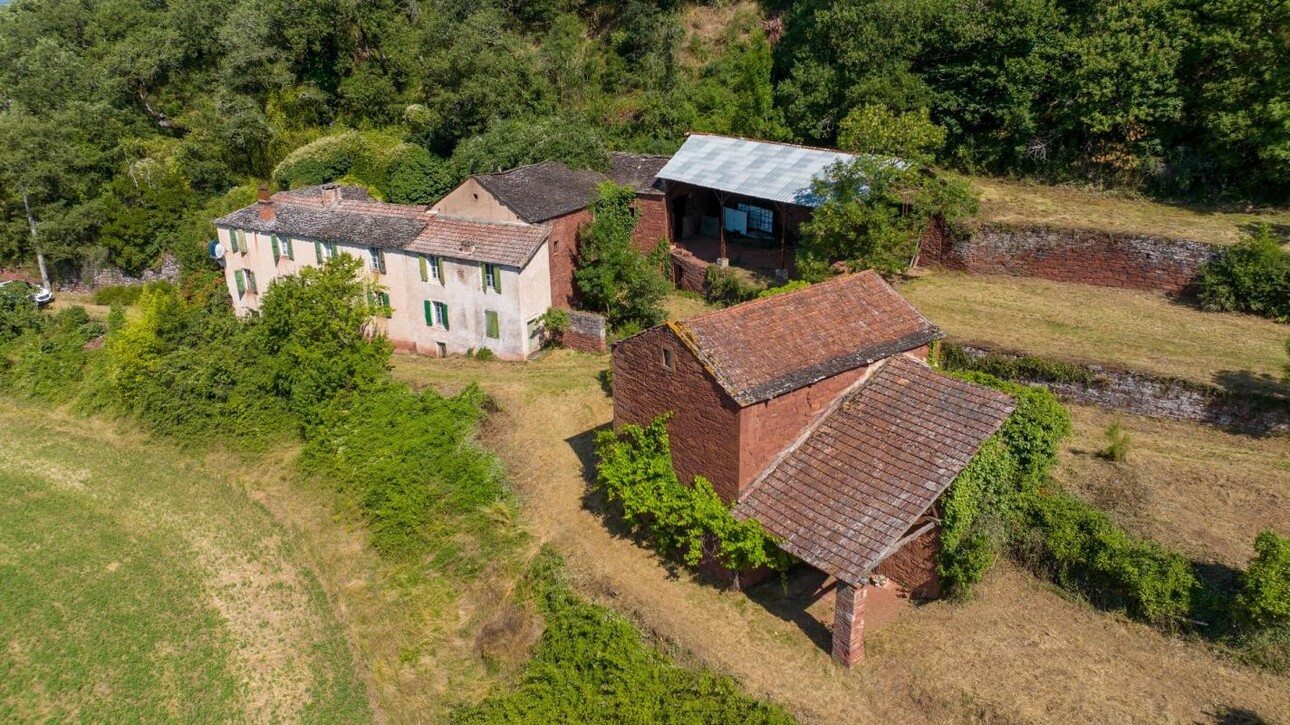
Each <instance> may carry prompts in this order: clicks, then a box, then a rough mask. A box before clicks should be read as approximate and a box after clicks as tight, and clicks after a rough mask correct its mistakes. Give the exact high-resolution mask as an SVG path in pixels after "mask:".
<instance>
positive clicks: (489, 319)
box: [484, 310, 502, 340]
mask: <svg viewBox="0 0 1290 725" xmlns="http://www.w3.org/2000/svg"><path fill="white" fill-rule="evenodd" d="M484 334H485V335H486V336H488V337H489V338H491V339H493V340H496V339H497V338H499V337H501V336H502V331H501V327H500V325H498V322H497V313H496V312H494V311H492V310H484Z"/></svg>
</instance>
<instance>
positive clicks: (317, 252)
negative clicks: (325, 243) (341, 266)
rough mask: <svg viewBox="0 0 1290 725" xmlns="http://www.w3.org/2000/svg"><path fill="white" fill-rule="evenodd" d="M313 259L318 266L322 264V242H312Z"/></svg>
mask: <svg viewBox="0 0 1290 725" xmlns="http://www.w3.org/2000/svg"><path fill="white" fill-rule="evenodd" d="M314 257H315V258H316V261H317V262H318V264H322V263H323V252H322V242H314Z"/></svg>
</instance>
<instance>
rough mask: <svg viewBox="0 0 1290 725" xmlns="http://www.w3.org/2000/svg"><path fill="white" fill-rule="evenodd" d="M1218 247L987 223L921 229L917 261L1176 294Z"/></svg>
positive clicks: (1166, 239)
mask: <svg viewBox="0 0 1290 725" xmlns="http://www.w3.org/2000/svg"><path fill="white" fill-rule="evenodd" d="M1221 253H1222V250H1221V249H1220V248H1219V247H1215V246H1212V245H1209V244H1203V243H1201V242H1193V241H1186V240H1179V239H1168V238H1165V237H1156V236H1148V235H1129V234H1115V233H1110V232H1100V231H1094V230H1084V229H1055V228H1050V227H1039V226H1036V227H1010V226H1002V225H990V224H986V225H982V226H980V227H979V228H977V229H976V230H975V231H974V232H972V234H971V235H970V236H969V237H967V238H965V239H964V238H958V239H956V238H954V237H953V236H952V235H950V234H925V235H924V237H923V239H922V250H921V253H920V263H922V264H935V265H940V266H942V267H946V268H949V269H958V270H963V271H966V272H971V273H974V274H1011V275H1018V276H1025V277H1039V278H1042V279H1051V280H1055V281H1058V282H1077V283H1080V284H1092V285H1100V286H1103V287H1121V288H1127V289H1147V290H1161V291H1163V292H1168V293H1171V294H1176V293H1180V292H1185V291H1187V290H1188V288H1189V287H1190V285H1191V284H1192V282H1193V280H1195V278H1196V272H1197V270H1198V269H1199V268H1200V266H1201V265H1202V264H1204V263H1206V262H1208V261H1210V260H1211V259H1214V258H1215V257H1216V256H1218V255H1219V254H1221Z"/></svg>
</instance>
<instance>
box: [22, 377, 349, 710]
mask: <svg viewBox="0 0 1290 725" xmlns="http://www.w3.org/2000/svg"><path fill="white" fill-rule="evenodd" d="M370 717H371V713H370V711H369V708H368V703H367V693H366V689H365V686H364V685H363V684H362V682H361V680H360V679H359V678H358V676H357V674H356V671H355V667H354V662H353V658H352V657H351V654H350V651H349V648H348V645H347V644H346V639H345V636H344V633H343V631H342V629H341V627H340V626H339V625H338V624H337V621H336V619H335V618H334V617H333V615H332V612H331V610H330V608H329V606H328V603H327V598H326V597H325V596H324V594H323V591H322V589H321V588H320V587H319V585H318V582H317V580H316V579H315V578H314V575H313V574H312V572H311V571H310V570H309V569H308V568H307V567H305V566H304V565H302V563H301V561H300V557H299V554H298V551H297V547H296V545H295V543H294V541H293V538H292V536H291V535H290V534H289V533H288V532H287V531H286V530H285V529H284V528H283V527H282V526H280V525H279V524H277V523H275V521H274V520H273V518H272V517H271V516H270V515H269V513H268V512H267V511H266V510H265V509H264V508H263V507H262V506H260V505H259V504H257V503H256V502H254V501H253V500H251V499H250V498H249V497H248V496H247V495H246V494H245V493H244V492H243V491H241V490H240V489H239V488H237V487H236V486H235V485H232V484H231V482H230V480H228V479H227V477H226V475H225V474H224V473H223V472H221V470H220V469H219V468H218V467H213V466H208V465H206V464H203V463H202V462H201V460H200V459H198V458H194V457H192V456H191V455H190V454H185V453H184V452H181V451H179V450H177V449H175V448H173V447H171V446H167V445H164V444H156V443H149V442H147V441H146V440H145V439H144V438H143V437H141V436H139V435H137V434H128V433H116V432H113V431H112V430H110V427H109V426H105V425H104V423H103V421H101V420H86V419H80V418H76V417H73V416H69V415H67V414H64V413H62V412H59V411H52V412H50V411H44V410H41V409H38V408H37V407H35V406H31V405H26V404H16V403H12V402H9V401H6V400H4V399H0V721H4V722H35V721H67V720H81V721H93V722H156V721H181V722H196V721H200V722H227V721H260V722H267V721H312V722H354V721H365V720H368V719H370Z"/></svg>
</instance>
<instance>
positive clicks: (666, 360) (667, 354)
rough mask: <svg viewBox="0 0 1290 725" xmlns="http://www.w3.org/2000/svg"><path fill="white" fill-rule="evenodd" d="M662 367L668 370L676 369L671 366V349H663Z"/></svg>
mask: <svg viewBox="0 0 1290 725" xmlns="http://www.w3.org/2000/svg"><path fill="white" fill-rule="evenodd" d="M663 367H665V368H667V369H668V370H675V369H676V368H675V367H674V366H673V361H672V348H670V347H665V348H663Z"/></svg>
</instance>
